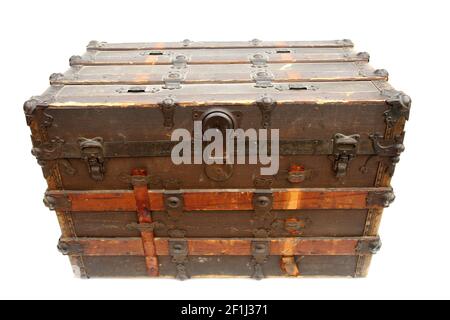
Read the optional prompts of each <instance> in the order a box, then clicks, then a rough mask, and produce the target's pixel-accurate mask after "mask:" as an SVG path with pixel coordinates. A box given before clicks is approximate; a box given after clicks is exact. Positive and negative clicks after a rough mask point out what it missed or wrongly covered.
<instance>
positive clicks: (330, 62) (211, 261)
mask: <svg viewBox="0 0 450 320" xmlns="http://www.w3.org/2000/svg"><path fill="white" fill-rule="evenodd" d="M368 60H369V55H368V54H367V53H365V52H360V53H357V52H355V51H354V50H353V44H352V42H351V41H349V40H339V41H313V42H264V41H259V40H252V41H249V42H191V41H188V40H185V41H183V42H180V43H129V44H110V43H104V42H97V41H93V42H91V43H90V44H89V45H88V50H87V53H86V54H84V55H83V56H73V57H72V58H71V59H70V65H71V68H70V70H69V71H67V72H66V73H64V74H53V75H52V76H51V77H50V82H51V87H50V88H49V89H48V90H47V91H46V92H45V93H44V94H43V95H41V96H38V97H33V98H32V99H30V100H29V101H27V102H26V103H25V105H24V110H25V114H26V119H27V123H28V125H29V126H30V128H31V132H32V142H33V155H34V156H35V157H36V158H37V160H38V163H39V164H40V165H41V166H42V169H43V173H44V176H45V178H46V180H47V183H48V190H47V192H46V194H45V199H44V202H45V203H46V205H47V206H48V207H49V208H50V209H52V210H55V211H56V214H57V217H58V220H59V223H60V225H61V231H62V236H61V238H60V241H59V245H58V248H59V250H60V251H61V252H62V253H63V254H66V255H68V256H69V257H70V261H71V264H72V266H73V269H74V271H75V273H76V274H77V275H79V276H81V277H141V276H142V277H146V276H147V277H158V276H160V277H176V278H178V279H186V278H190V277H209V276H215V277H226V276H233V277H253V278H256V279H261V278H263V277H279V276H289V277H298V276H350V277H360V276H365V275H366V274H367V270H368V267H369V264H370V260H371V256H372V254H374V253H376V252H377V251H378V249H379V248H380V245H381V242H380V239H379V237H378V227H379V223H380V219H381V215H382V212H383V208H384V207H387V206H389V204H390V203H391V202H392V201H393V200H394V194H393V191H392V189H391V186H390V180H391V177H392V175H393V173H394V169H395V165H396V164H397V163H398V161H399V156H400V154H401V153H402V151H403V150H404V147H403V138H404V125H405V121H406V120H408V117H409V110H410V104H411V100H410V98H409V97H408V96H407V95H405V94H403V93H402V92H399V91H396V90H394V89H393V88H392V87H391V86H390V85H389V84H388V82H387V80H388V73H387V72H386V71H385V70H382V69H373V68H371V67H370V66H369V65H368ZM199 121H200V123H202V125H203V127H204V128H213V129H218V130H219V131H224V130H225V129H235V130H236V129H243V130H244V131H246V130H249V129H257V130H259V129H279V150H278V152H277V154H273V155H272V156H275V155H276V156H277V157H279V170H278V171H277V173H276V174H271V175H263V174H261V172H262V171H261V169H262V168H263V167H266V165H263V164H260V163H252V164H249V163H242V164H236V163H224V164H220V163H218V164H217V163H215V164H214V163H213V164H205V163H201V164H200V163H199V164H181V165H177V164H175V163H174V162H173V160H172V158H171V153H172V150H173V148H174V147H175V146H176V144H177V143H178V142H177V141H172V140H173V139H171V135H172V133H173V132H174V131H175V130H176V129H186V130H187V132H192V133H193V132H195V125H194V124H195V123H196V122H199ZM194 140H195V139H193V140H192V141H191V142H192V145H193V146H194V145H195V141H194ZM267 140H268V139H266V140H265V141H261V138H259V140H258V139H256V140H252V139H248V140H247V141H245V145H246V146H247V147H248V152H247V156H249V157H250V155H251V153H252V152H253V151H254V150H255V149H251V148H250V145H252V144H254V143H256V144H258V143H261V142H267V143H268V147H270V146H271V145H272V144H273V142H272V141H267ZM194 148H195V147H194ZM252 150H253V151H252ZM194 153H195V151H194Z"/></svg>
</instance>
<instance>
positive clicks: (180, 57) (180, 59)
mask: <svg viewBox="0 0 450 320" xmlns="http://www.w3.org/2000/svg"><path fill="white" fill-rule="evenodd" d="M187 63H188V57H187V56H185V55H184V54H176V55H174V56H173V57H172V68H175V69H183V68H186V67H187Z"/></svg>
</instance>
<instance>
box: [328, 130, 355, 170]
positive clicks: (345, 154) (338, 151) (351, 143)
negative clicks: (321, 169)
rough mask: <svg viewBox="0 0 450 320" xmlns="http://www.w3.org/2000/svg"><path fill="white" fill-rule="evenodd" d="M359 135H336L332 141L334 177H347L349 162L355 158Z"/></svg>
mask: <svg viewBox="0 0 450 320" xmlns="http://www.w3.org/2000/svg"><path fill="white" fill-rule="evenodd" d="M359 138H360V136H359V134H353V135H350V136H346V135H344V134H342V133H336V134H335V135H334V139H333V157H334V159H333V169H334V171H335V172H336V177H337V178H339V179H341V178H344V177H345V176H346V175H347V170H348V166H349V163H350V161H351V160H352V159H353V158H354V157H356V153H357V151H358V150H357V149H358V143H359Z"/></svg>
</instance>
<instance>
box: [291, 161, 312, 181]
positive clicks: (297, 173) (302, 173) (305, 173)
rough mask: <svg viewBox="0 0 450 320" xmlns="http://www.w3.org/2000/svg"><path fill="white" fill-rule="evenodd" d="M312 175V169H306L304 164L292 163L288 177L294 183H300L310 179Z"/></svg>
mask: <svg viewBox="0 0 450 320" xmlns="http://www.w3.org/2000/svg"><path fill="white" fill-rule="evenodd" d="M311 175H312V171H311V170H306V169H305V167H304V166H302V165H297V164H292V165H291V167H290V168H289V171H288V177H287V179H288V181H289V182H290V183H292V184H298V183H302V182H304V181H306V180H309V179H310V178H311Z"/></svg>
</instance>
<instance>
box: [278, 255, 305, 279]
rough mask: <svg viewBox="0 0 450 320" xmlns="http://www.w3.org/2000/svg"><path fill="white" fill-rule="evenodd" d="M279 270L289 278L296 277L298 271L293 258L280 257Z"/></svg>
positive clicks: (298, 273)
mask: <svg viewBox="0 0 450 320" xmlns="http://www.w3.org/2000/svg"><path fill="white" fill-rule="evenodd" d="M280 266H281V270H282V271H283V272H284V273H285V274H286V275H287V276H289V277H298V276H299V275H300V271H299V268H298V265H297V261H296V259H295V257H294V256H288V257H281V263H280Z"/></svg>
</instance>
